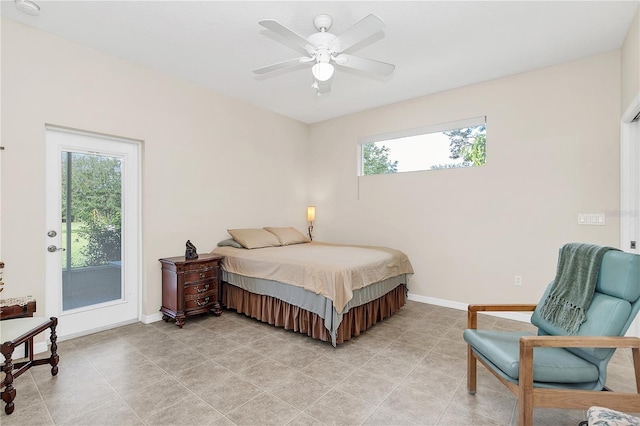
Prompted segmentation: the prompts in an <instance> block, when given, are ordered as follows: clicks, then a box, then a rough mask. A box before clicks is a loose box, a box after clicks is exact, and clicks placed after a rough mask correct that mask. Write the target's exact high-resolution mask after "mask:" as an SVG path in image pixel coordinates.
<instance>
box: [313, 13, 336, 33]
mask: <svg viewBox="0 0 640 426" xmlns="http://www.w3.org/2000/svg"><path fill="white" fill-rule="evenodd" d="M332 24H333V18H331V16H329V15H317V16H316V17H315V18H314V19H313V25H314V26H315V27H316V29H317V30H318V31H329V28H331V25H332Z"/></svg>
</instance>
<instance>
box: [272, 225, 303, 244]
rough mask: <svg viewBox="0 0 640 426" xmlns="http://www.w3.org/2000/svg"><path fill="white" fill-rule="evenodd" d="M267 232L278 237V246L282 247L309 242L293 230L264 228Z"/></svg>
mask: <svg viewBox="0 0 640 426" xmlns="http://www.w3.org/2000/svg"><path fill="white" fill-rule="evenodd" d="M263 229H266V230H267V231H269V232H271V233H272V234H273V235H275V236H276V237H278V240H279V241H280V244H281V245H283V246H289V245H291V244H300V243H308V242H309V241H311V240H310V239H309V238H308V237H306V236H305V235H304V234H302V233H301V232H300V231H298V230H297V229H295V228H291V227H289V228H272V227H265V228H263Z"/></svg>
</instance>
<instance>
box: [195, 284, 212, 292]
mask: <svg viewBox="0 0 640 426" xmlns="http://www.w3.org/2000/svg"><path fill="white" fill-rule="evenodd" d="M196 290H198V293H204V292H205V291H207V290H209V284H205V285H204V287H202V288H196Z"/></svg>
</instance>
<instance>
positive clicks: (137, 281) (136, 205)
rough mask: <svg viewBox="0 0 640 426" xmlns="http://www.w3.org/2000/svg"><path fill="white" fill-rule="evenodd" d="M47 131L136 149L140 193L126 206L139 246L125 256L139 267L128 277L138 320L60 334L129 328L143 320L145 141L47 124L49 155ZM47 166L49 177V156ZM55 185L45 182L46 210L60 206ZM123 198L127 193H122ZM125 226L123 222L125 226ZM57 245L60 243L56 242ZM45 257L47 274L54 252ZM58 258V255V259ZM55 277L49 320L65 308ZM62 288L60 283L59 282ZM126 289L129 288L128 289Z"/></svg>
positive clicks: (49, 241)
mask: <svg viewBox="0 0 640 426" xmlns="http://www.w3.org/2000/svg"><path fill="white" fill-rule="evenodd" d="M48 130H51V131H56V132H62V133H68V134H73V135H81V136H87V137H90V138H99V139H105V140H111V141H116V142H121V143H128V144H131V145H132V146H134V149H135V156H136V159H135V161H136V167H135V169H136V176H135V180H136V183H135V192H136V194H137V196H136V197H135V201H133V202H130V203H128V204H127V206H128V208H130V209H134V210H135V218H132V221H135V224H136V228H137V231H136V232H135V234H134V235H132V236H128V237H129V238H134V239H135V245H136V247H137V250H136V252H135V253H133V254H131V253H127V254H126V256H127V257H128V256H131V257H130V259H132V260H131V261H132V262H135V263H136V264H137V268H136V271H135V278H133V276H130V277H129V278H130V279H131V280H134V283H133V285H134V286H135V290H133V291H135V297H136V302H135V304H134V306H135V311H136V315H135V316H136V317H135V319H127V320H124V321H116V322H113V323H110V324H108V325H105V326H99V327H95V328H91V329H88V330H84V331H81V332H75V333H70V334H65V335H60V333H59V332H58V340H60V341H63V340H68V339H72V338H75V337H79V336H83V335H87V334H92V333H95V332H98V331H103V330H108V329H111V328H115V327H119V326H122V325H126V324H131V323H135V322H138V321H140V320H141V318H142V294H143V289H142V283H143V280H142V277H143V267H142V259H143V253H142V251H143V248H142V147H143V144H142V141H140V140H136V139H131V138H126V137H121V136H113V135H108V134H104V133H98V132H91V131H85V130H79V129H74V128H70V127H64V126H58V125H54V124H45V144H46V151H47V153H48V152H49V150H50V149H51V148H50V147H49V142H48V141H47V140H46V139H47V138H46V133H47V131H48ZM46 160H47V161H46V167H47V173H46V176H48V175H49V167H51V165H50V163H49V157H48V155H47V158H46ZM57 183H58V182H56V183H51V182H46V187H47V188H46V192H45V193H46V197H45V198H46V206H47V208H48V207H49V206H50V205H52V203H53V202H57V203H59V200H57V201H56V200H52V199H51V198H50V197H52V196H53V195H52V192H53V191H51V190H49V189H48V188H49V186H50V185H52V184H57ZM123 196H124V194H123ZM48 221H49V218H48V215H47V222H48ZM125 225H126V224H125V223H123V227H124V226H125ZM47 227H49V224H48V223H47ZM44 241H45V246H44V247H47V246H48V245H49V244H52V241H53V240H52V239H51V238H49V237H48V236H46V235H45V236H44ZM55 241H56V242H57V241H58V240H55ZM125 250H126V245H125V246H123V252H124V251H125ZM45 253H46V254H45V256H47V257H46V261H45V264H46V265H47V272H49V271H50V267H49V266H48V265H49V262H50V261H51V257H50V256H51V255H52V254H51V253H49V252H47V251H46V249H45ZM56 258H57V259H59V258H58V256H56ZM51 279H52V278H51V277H47V280H46V281H47V283H46V284H45V316H47V317H51V316H64V315H61V314H62V305H61V303H62V302H61V300H58V299H60V296H61V295H60V291H61V288H57V289H56V291H51V286H50V285H49V282H50V280H51ZM60 285H61V282H60ZM127 285H128V286H130V285H132V283H130V282H128V283H125V286H127ZM125 290H126V287H125ZM123 297H126V295H123ZM82 311H83V310H82V309H81V310H79V312H82Z"/></svg>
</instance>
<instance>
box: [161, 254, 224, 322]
mask: <svg viewBox="0 0 640 426" xmlns="http://www.w3.org/2000/svg"><path fill="white" fill-rule="evenodd" d="M223 258H224V257H223V256H219V255H215V254H201V255H200V256H199V257H198V259H185V258H184V256H177V257H168V258H164V259H159V260H160V263H161V264H162V306H161V307H160V312H162V319H163V320H164V321H169V319H170V318H173V319H175V321H176V325H177V326H178V327H180V328H182V326H183V325H184V322H185V320H186V318H187V317H188V316H191V315H197V314H202V313H205V312H213V314H214V315H216V316H219V315H220V314H221V313H222V309H221V308H220V276H221V273H220V263H221V262H222V259H223Z"/></svg>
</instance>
